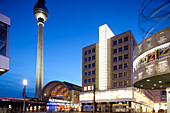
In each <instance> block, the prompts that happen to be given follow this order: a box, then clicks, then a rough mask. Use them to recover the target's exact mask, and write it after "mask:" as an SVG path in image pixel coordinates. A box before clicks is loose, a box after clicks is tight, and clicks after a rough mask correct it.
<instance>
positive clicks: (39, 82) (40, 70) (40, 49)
mask: <svg viewBox="0 0 170 113" xmlns="http://www.w3.org/2000/svg"><path fill="white" fill-rule="evenodd" d="M43 26H44V23H43V22H38V48H37V49H38V50H37V69H36V91H35V98H39V96H40V93H41V90H42V88H43Z"/></svg>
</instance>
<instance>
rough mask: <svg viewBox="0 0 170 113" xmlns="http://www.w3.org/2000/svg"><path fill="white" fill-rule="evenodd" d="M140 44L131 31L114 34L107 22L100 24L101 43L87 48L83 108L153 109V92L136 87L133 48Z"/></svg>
mask: <svg viewBox="0 0 170 113" xmlns="http://www.w3.org/2000/svg"><path fill="white" fill-rule="evenodd" d="M136 46H137V43H136V40H135V38H134V36H133V34H132V32H131V31H126V32H124V33H121V34H119V35H116V36H115V35H114V34H113V33H112V31H111V30H110V28H109V27H108V26H107V25H106V24H105V25H102V26H100V27H99V43H95V44H92V45H90V46H87V47H85V48H83V53H82V56H83V59H82V90H83V92H82V93H80V103H82V110H83V111H91V110H92V109H93V105H94V104H93V101H94V99H93V97H94V93H93V90H94V85H95V90H96V92H95V101H96V108H95V109H96V111H102V112H105V111H108V112H109V111H110V112H111V111H112V112H129V111H131V112H132V111H137V112H140V111H143V112H150V111H152V106H153V101H152V100H151V99H152V92H151V91H147V90H140V89H136V88H134V87H133V79H132V77H133V50H134V48H135V47H136Z"/></svg>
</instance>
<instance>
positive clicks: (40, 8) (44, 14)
mask: <svg viewBox="0 0 170 113" xmlns="http://www.w3.org/2000/svg"><path fill="white" fill-rule="evenodd" d="M33 12H34V16H35V18H36V19H37V20H38V21H42V22H45V21H46V20H47V19H48V9H47V7H46V6H45V4H41V3H39V2H38V3H36V4H35V6H34V9H33ZM42 19H43V20H42Z"/></svg>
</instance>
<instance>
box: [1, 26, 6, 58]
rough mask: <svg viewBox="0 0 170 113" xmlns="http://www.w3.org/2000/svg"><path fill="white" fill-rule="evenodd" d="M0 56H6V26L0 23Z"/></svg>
mask: <svg viewBox="0 0 170 113" xmlns="http://www.w3.org/2000/svg"><path fill="white" fill-rule="evenodd" d="M0 55H3V56H7V25H6V24H3V23H0Z"/></svg>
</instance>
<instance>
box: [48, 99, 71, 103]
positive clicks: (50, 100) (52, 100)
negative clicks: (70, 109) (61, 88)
mask: <svg viewBox="0 0 170 113" xmlns="http://www.w3.org/2000/svg"><path fill="white" fill-rule="evenodd" d="M49 102H58V103H70V101H67V100H59V99H49Z"/></svg>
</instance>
